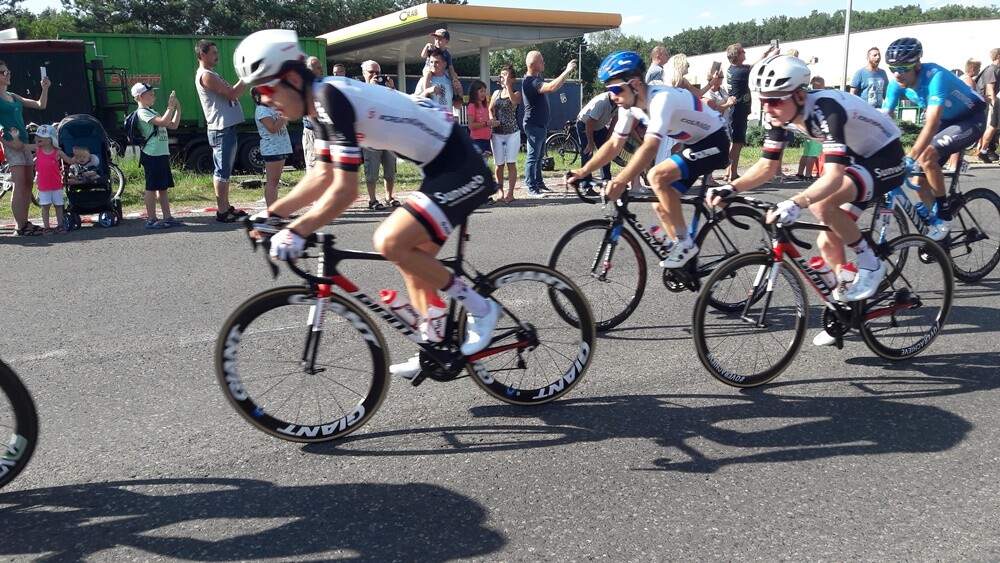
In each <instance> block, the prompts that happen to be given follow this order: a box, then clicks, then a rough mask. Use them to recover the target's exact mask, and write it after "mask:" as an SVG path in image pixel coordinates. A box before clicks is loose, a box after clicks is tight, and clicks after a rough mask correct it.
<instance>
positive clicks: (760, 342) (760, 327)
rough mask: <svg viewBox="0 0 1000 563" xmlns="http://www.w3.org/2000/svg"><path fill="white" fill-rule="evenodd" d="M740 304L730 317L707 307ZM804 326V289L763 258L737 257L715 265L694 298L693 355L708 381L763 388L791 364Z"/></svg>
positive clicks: (788, 273)
mask: <svg viewBox="0 0 1000 563" xmlns="http://www.w3.org/2000/svg"><path fill="white" fill-rule="evenodd" d="M775 268H778V270H777V272H775V271H774V269H775ZM772 276H773V277H774V278H775V279H774V285H773V287H769V279H770V278H771V277H772ZM741 301H742V302H743V307H741V308H739V309H738V310H735V311H734V310H727V309H720V308H718V307H716V306H715V305H713V303H736V302H741ZM806 321H807V319H806V300H805V287H804V285H803V283H802V280H801V279H800V278H799V277H798V276H797V275H796V274H795V272H794V271H793V270H791V269H789V268H788V267H787V266H785V265H784V264H780V263H779V264H775V263H774V262H773V259H772V257H771V255H770V254H769V253H764V252H753V253H747V254H740V255H739V256H737V257H735V258H732V259H730V260H727V261H726V262H723V263H722V264H720V265H719V266H718V267H717V268H716V269H715V271H713V272H712V273H711V275H709V276H708V279H707V280H706V281H705V284H704V287H703V288H702V290H701V293H699V294H698V299H697V300H696V301H695V304H694V314H693V318H692V331H693V335H694V344H695V351H696V352H697V354H698V359H699V360H701V363H702V365H703V366H705V369H707V370H708V372H709V373H710V374H712V377H714V378H716V379H718V380H719V381H721V382H723V383H725V384H726V385H731V386H733V387H755V386H757V385H763V384H764V383H767V382H768V381H771V380H773V379H774V378H776V377H778V376H779V375H781V372H782V371H784V370H785V368H787V367H788V366H789V364H791V363H792V360H793V359H795V354H796V353H798V351H799V348H800V347H801V346H802V341H803V339H804V337H805V331H806Z"/></svg>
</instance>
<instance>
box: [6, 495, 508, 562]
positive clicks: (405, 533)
mask: <svg viewBox="0 0 1000 563" xmlns="http://www.w3.org/2000/svg"><path fill="white" fill-rule="evenodd" d="M486 516H487V513H486V510H485V509H484V508H483V507H482V506H481V505H479V504H478V503H476V502H475V501H472V500H470V499H468V498H466V497H464V496H461V495H458V494H456V493H454V492H452V491H449V490H448V489H444V488H441V487H438V486H435V485H427V484H419V483H416V484H407V485H384V484H363V483H359V484H339V485H323V486H315V485H309V486H302V487H285V486H279V485H275V484H273V483H269V482H266V481H253V480H245V479H214V478H206V479H157V480H140V481H120V482H111V483H93V484H87V485H73V486H66V487H55V488H50V489H35V490H29V491H19V492H12V493H9V494H2V495H0V520H2V521H4V522H7V523H8V527H9V532H10V533H8V534H5V538H4V541H3V542H0V555H2V556H8V557H9V556H17V555H27V554H32V555H35V556H36V557H39V558H40V559H38V560H43V561H44V560H50V561H80V560H83V559H88V558H91V557H92V556H95V555H97V556H98V557H101V556H100V555H98V554H100V553H101V552H102V551H104V550H108V549H113V548H118V547H120V546H124V547H130V548H134V549H136V550H141V551H144V552H147V553H151V554H155V555H159V556H164V557H170V558H181V559H190V560H198V561H219V560H244V561H245V560H261V559H272V558H281V559H285V560H287V559H299V560H301V559H307V558H315V557H316V556H318V555H323V558H324V559H332V558H335V559H351V560H355V561H389V560H397V561H449V560H455V559H462V558H467V557H474V556H483V555H486V554H489V553H492V552H495V551H498V550H500V549H501V548H502V547H503V546H504V545H505V543H506V540H505V538H504V537H503V536H502V535H501V534H500V533H498V532H496V531H494V530H491V529H489V528H488V527H486V525H485V524H484V522H485V520H486ZM261 519H273V520H274V522H262V521H261ZM14 529H17V530H21V532H18V533H15V532H14ZM104 557H107V554H106V553H105V554H104ZM133 557H136V558H137V559H142V557H141V556H135V555H134V554H133Z"/></svg>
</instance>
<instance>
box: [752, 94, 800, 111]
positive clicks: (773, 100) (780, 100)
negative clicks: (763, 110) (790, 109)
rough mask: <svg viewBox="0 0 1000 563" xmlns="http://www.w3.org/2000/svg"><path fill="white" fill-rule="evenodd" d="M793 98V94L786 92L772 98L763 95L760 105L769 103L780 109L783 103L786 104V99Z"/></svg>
mask: <svg viewBox="0 0 1000 563" xmlns="http://www.w3.org/2000/svg"><path fill="white" fill-rule="evenodd" d="M791 98H792V94H785V95H784V96H774V97H772V98H765V97H763V96H761V98H760V105H764V104H767V105H769V106H771V107H772V108H774V109H778V108H780V107H781V106H782V105H784V103H785V101H786V100H790V99H791Z"/></svg>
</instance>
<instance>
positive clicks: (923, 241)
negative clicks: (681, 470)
mask: <svg viewBox="0 0 1000 563" xmlns="http://www.w3.org/2000/svg"><path fill="white" fill-rule="evenodd" d="M728 200H729V201H734V202H739V203H743V204H746V205H750V206H753V207H755V208H757V209H759V210H761V211H764V212H766V211H769V210H771V209H774V208H775V205H774V204H772V203H768V202H764V201H760V200H756V199H753V198H750V197H746V196H738V195H733V196H730V197H729V198H728ZM767 228H768V232H769V234H770V236H771V239H772V247H771V248H770V249H769V250H767V251H758V252H750V253H746V254H741V255H739V256H736V257H734V258H731V259H730V260H728V261H726V262H725V263H723V264H721V265H719V266H718V267H717V268H716V269H715V271H713V272H712V274H711V275H709V276H708V279H706V280H705V284H704V288H703V290H702V292H701V293H700V294H699V296H698V299H697V300H696V302H695V306H694V313H693V319H692V329H693V335H694V342H695V350H696V351H697V354H698V359H699V360H701V363H702V365H704V366H705V369H707V370H708V371H709V373H711V374H712V376H713V377H715V378H716V379H718V380H719V381H721V382H723V383H725V384H726V385H731V386H733V387H755V386H757V385H762V384H764V383H767V382H769V381H772V380H773V379H774V378H776V377H778V375H780V374H781V373H782V372H783V371H784V370H785V369H786V368H787V367H788V366H789V365H790V364H791V363H792V360H794V359H795V355H796V354H797V353H798V351H799V348H801V346H802V342H803V340H804V339H805V332H806V327H807V326H808V315H807V313H808V302H807V297H806V292H805V288H806V284H807V283H808V284H809V285H810V286H812V288H813V290H815V291H816V293H817V294H818V295H819V297H820V299H821V300H822V301H823V305H824V308H823V323H822V324H823V328H824V329H825V330H826V332H827V333H828V334H829V335H830V336H833V337H834V338H835V339H836V342H835V344H836V346H837V347H838V348H840V347H842V346H843V337H844V335H845V334H847V332H848V331H849V330H857V331H859V332H860V333H861V338H862V340H863V341H864V343H865V345H867V346H868V348H870V349H871V350H872V351H873V352H875V353H876V354H877V355H879V356H881V357H883V358H886V359H888V360H902V359H905V358H910V357H912V356H915V355H917V354H919V353H920V352H922V351H924V350H926V349H927V347H928V346H929V345H930V344H931V342H933V341H934V339H935V338H936V337H937V336H938V334H940V332H941V329H942V328H943V327H944V323H945V320H946V319H947V318H948V312H949V311H950V309H951V301H952V292H953V289H954V278H953V277H952V271H951V270H952V265H951V260H950V259H949V258H948V255H947V254H945V253H944V250H942V249H941V247H940V246H938V245H937V244H935V243H934V242H933V241H931V240H930V239H929V238H927V237H924V236H921V235H913V234H910V235H903V236H900V237H897V238H894V239H892V240H891V241H888V242H886V243H882V244H878V245H873V246H872V248H873V249H874V251H875V254H876V255H877V256H878V258H879V259H880V260H883V261H885V264H886V268H887V273H886V276H885V278H884V279H883V281H882V283H881V284H880V286H879V289H878V291H877V292H876V293H875V295H873V296H872V297H871V298H869V299H867V300H865V301H855V302H850V303H841V302H840V301H837V300H836V299H835V298H834V297H833V289H834V288H833V287H829V286H827V284H826V283H825V282H824V281H823V277H822V275H821V274H820V273H819V272H817V271H816V270H814V269H812V268H810V267H809V265H808V264H807V263H806V259H805V258H804V257H803V256H802V255H801V254H800V253H799V251H798V248H804V249H808V248H811V246H810V245H809V244H807V243H805V242H803V241H801V240H799V239H797V238H796V237H795V235H794V231H798V230H809V231H825V230H828V228H827V227H826V226H825V225H821V224H817V223H805V222H796V223H793V224H791V225H782V224H780V223H773V224H770V225H768V226H767ZM866 236H867V235H866ZM911 253H912V254H914V255H916V254H917V253H919V254H920V256H922V259H920V260H912V259H905V258H906V257H907V256H908V255H909V254H911ZM901 258H902V259H901ZM720 299H721V300H724V301H729V302H734V301H736V300H738V299H742V300H743V301H742V305H741V306H740V307H739V308H738V309H736V310H727V309H720V308H718V307H715V306H713V305H712V303H713V301H715V300H720Z"/></svg>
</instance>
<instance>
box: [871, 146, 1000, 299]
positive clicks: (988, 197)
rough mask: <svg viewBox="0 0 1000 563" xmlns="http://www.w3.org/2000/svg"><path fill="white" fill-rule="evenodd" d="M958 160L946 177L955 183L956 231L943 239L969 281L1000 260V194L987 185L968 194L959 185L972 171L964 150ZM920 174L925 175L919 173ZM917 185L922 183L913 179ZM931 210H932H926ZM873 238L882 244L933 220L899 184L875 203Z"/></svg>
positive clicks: (951, 192)
mask: <svg viewBox="0 0 1000 563" xmlns="http://www.w3.org/2000/svg"><path fill="white" fill-rule="evenodd" d="M958 154H959V159H958V165H957V166H956V167H955V170H951V171H945V172H944V175H945V177H946V178H950V180H951V182H950V185H949V188H948V205H949V206H950V207H951V212H952V215H953V219H952V222H951V230H950V231H949V233H948V236H947V237H945V239H944V240H942V241H939V242H938V244H940V245H941V247H942V248H944V249H945V251H946V252H947V253H948V255H949V256H950V257H951V261H952V265H953V267H954V273H955V277H956V278H958V279H960V280H962V281H964V282H975V281H979V280H981V279H983V278H984V277H986V276H987V275H989V273H990V272H992V271H993V269H994V268H996V265H997V263H1000V196H998V195H997V194H996V192H994V191H993V190H990V189H987V188H975V189H973V190H969V192H968V193H964V192H962V190H961V189H960V187H959V183H960V178H961V177H962V176H970V174H967V171H968V163H967V162H966V161H965V159H964V156H965V155H964V153H961V152H960V153H958ZM914 176H917V177H921V176H924V174H923V173H922V172H921V173H918V174H915V175H914ZM907 185H908V186H909V187H911V188H914V189H915V188H916V187H917V186H915V185H913V184H911V183H910V182H909V181H907ZM924 212H925V213H926V209H925V210H924ZM862 224H864V225H869V224H870V225H871V230H872V233H873V235H872V237H873V238H874V239H875V241H876V242H879V243H882V242H885V241H886V240H888V239H889V238H892V237H895V236H898V235H903V234H908V233H909V232H910V225H912V226H913V227H914V229H915V231H916V232H918V233H920V234H926V233H927V229H929V228H930V219H929V217H928V216H926V215H923V214H921V211H920V210H918V208H917V206H916V204H915V202H914V201H913V200H911V199H910V198H909V197H908V195H907V193H906V190H904V189H903V188H902V187H899V188H896V189H894V190H892V191H891V192H889V193H888V194H886V195H885V197H884V198H883V199H882V200H880V201H879V204H878V205H877V206H876V207H875V209H874V212H873V214H872V217H871V222H870V223H869V222H868V221H863V222H862Z"/></svg>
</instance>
